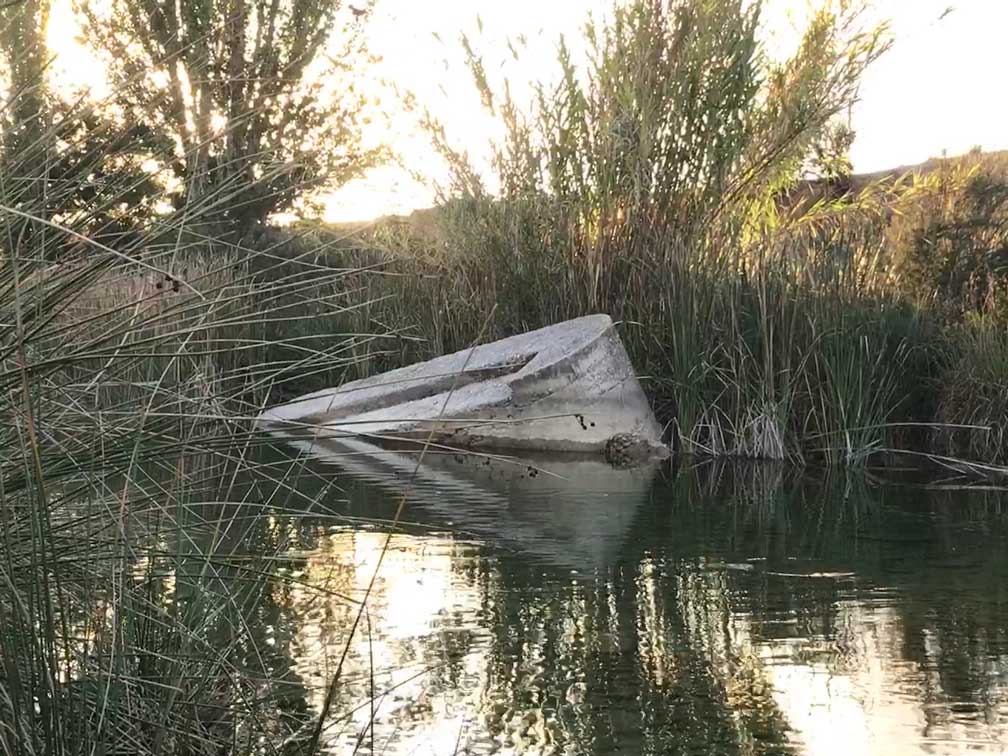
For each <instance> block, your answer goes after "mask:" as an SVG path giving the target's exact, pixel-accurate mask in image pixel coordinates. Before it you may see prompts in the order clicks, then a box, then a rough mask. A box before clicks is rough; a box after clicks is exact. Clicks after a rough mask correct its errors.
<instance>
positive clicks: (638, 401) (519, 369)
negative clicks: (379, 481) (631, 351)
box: [259, 315, 664, 456]
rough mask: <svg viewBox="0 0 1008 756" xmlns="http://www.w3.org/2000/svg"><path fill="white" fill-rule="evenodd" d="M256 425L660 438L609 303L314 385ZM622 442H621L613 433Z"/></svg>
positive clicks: (427, 438)
mask: <svg viewBox="0 0 1008 756" xmlns="http://www.w3.org/2000/svg"><path fill="white" fill-rule="evenodd" d="M259 424H260V426H261V427H263V428H264V429H266V430H268V431H270V432H273V433H277V434H280V435H283V436H286V437H287V438H289V439H291V440H296V439H301V440H311V441H312V442H313V443H323V444H324V443H326V442H327V441H339V440H344V441H345V440H349V439H358V440H367V441H369V442H374V443H396V444H398V443H403V442H406V443H417V442H419V443H430V444H434V445H437V446H438V447H441V448H450V449H465V450H479V451H486V452H491V451H492V452H508V451H511V452H581V453H590V454H599V455H603V454H606V453H607V450H611V449H612V448H613V447H614V444H613V443H612V441H613V439H614V438H615V439H618V440H621V441H625V440H628V439H629V440H630V443H629V448H632V449H633V450H634V453H635V454H638V455H642V456H646V455H647V454H649V453H651V452H654V453H658V452H660V451H662V450H663V449H664V447H663V446H662V444H661V427H660V426H659V425H658V423H657V421H656V419H655V416H654V413H653V412H652V410H651V406H650V404H649V402H648V400H647V397H646V396H645V394H644V391H643V390H642V388H641V385H640V382H639V381H638V379H637V376H636V374H635V372H634V369H633V366H632V365H631V363H630V359H629V357H628V355H627V352H626V349H625V348H624V346H623V343H622V342H621V341H620V338H619V335H618V333H617V332H616V329H615V327H614V324H613V322H612V320H611V319H610V318H609V316H608V315H589V316H586V317H582V318H577V319H575V320H570V321H566V322H563V323H558V324H557V325H553V326H548V327H546V328H540V329H539V330H536V331H530V332H528V333H524V334H520V335H518V336H512V337H510V338H506V339H501V340H500V341H495V342H493V343H490V344H483V345H480V346H476V347H473V348H471V349H465V350H462V351H459V352H456V353H454V354H449V355H445V356H443V357H438V358H436V359H433V360H429V361H427V362H421V363H417V364H415V365H410V366H408V367H404V368H400V369H398V370H392V371H390V372H387V373H383V374H381V375H377V376H374V377H371V378H366V379H363V380H358V381H353V382H351V383H346V384H344V385H342V386H339V387H336V388H332V389H324V390H322V391H316V392H314V393H311V394H307V395H305V396H301V397H298V398H296V399H293V400H291V401H287V402H285V403H283V404H280V405H278V406H275V407H272V408H270V409H268V410H266V411H265V412H263V413H262V415H261V416H260V418H259ZM616 446H618V447H619V448H621V449H622V448H625V447H627V446H628V444H627V443H620V444H617V445H616Z"/></svg>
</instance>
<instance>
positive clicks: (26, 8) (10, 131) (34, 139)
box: [0, 0, 51, 254]
mask: <svg viewBox="0 0 1008 756" xmlns="http://www.w3.org/2000/svg"><path fill="white" fill-rule="evenodd" d="M48 23H49V0H21V2H18V3H4V4H3V6H2V7H0V57H2V62H3V65H4V69H5V70H4V74H5V78H6V80H7V81H6V84H7V89H8V95H7V98H6V101H5V102H3V103H2V108H0V114H2V115H0V124H2V125H0V128H2V140H3V156H2V162H3V164H2V167H0V174H2V175H0V201H2V202H3V203H4V204H6V205H8V206H14V207H17V208H18V209H20V210H21V211H23V212H25V213H29V214H31V215H33V216H35V217H45V216H46V208H45V204H46V201H45V180H46V170H47V167H48V155H49V148H50V147H51V139H50V138H49V137H50V135H49V133H48V128H47V123H48V121H49V118H48V115H49V114H48V107H47V87H46V77H45V67H46V46H45V37H46V29H47V27H48ZM2 228H3V237H4V238H3V243H4V244H6V245H7V246H8V248H13V246H14V245H18V246H21V247H24V248H27V247H29V246H32V237H33V236H34V235H36V234H37V233H38V232H39V231H40V229H39V228H38V224H36V223H34V222H32V221H28V220H26V219H25V218H18V217H10V216H9V215H8V216H7V217H5V218H4V219H3V227H2ZM40 253H42V254H44V252H42V251H41V250H40Z"/></svg>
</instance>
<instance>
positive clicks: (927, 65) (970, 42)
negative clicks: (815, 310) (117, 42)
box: [53, 0, 1008, 220]
mask: <svg viewBox="0 0 1008 756" xmlns="http://www.w3.org/2000/svg"><path fill="white" fill-rule="evenodd" d="M66 2H67V0H58V2H57V8H59V7H60V6H61V4H62V3H66ZM611 2H612V0H508V1H507V2H502V1H501V0H375V10H374V13H373V16H372V19H371V25H370V32H369V33H370V36H371V44H372V46H373V48H374V51H375V52H377V53H380V54H381V55H382V56H383V58H384V61H383V63H382V66H381V74H382V75H383V76H385V77H386V78H388V79H393V80H395V81H396V82H397V84H398V85H399V86H400V87H402V88H404V89H407V90H410V91H412V92H414V93H416V94H417V95H418V97H419V98H420V99H421V100H422V101H425V102H427V103H429V105H430V107H431V109H432V110H433V111H434V112H437V113H439V114H441V115H442V117H443V119H444V120H445V121H446V122H447V123H448V125H449V126H450V127H451V133H452V134H453V135H454V136H455V137H456V138H457V140H458V141H459V143H461V144H464V145H467V146H469V147H470V149H471V150H472V151H473V152H474V153H477V154H478V153H479V151H480V149H479V148H480V145H481V144H483V143H484V142H485V139H486V137H487V135H488V134H489V133H490V130H491V129H493V124H492V123H491V122H490V121H488V120H487V119H486V118H485V117H484V116H483V115H482V114H481V112H480V106H479V102H478V100H477V99H476V97H475V93H474V92H473V90H472V87H471V85H470V84H469V79H468V73H467V72H466V70H465V69H464V66H462V64H461V53H460V50H459V45H458V37H459V34H460V33H461V32H463V31H466V32H469V33H472V34H476V33H477V30H476V16H477V15H479V16H480V17H481V18H482V20H483V31H482V33H480V34H478V35H477V36H479V37H480V39H481V43H480V45H479V47H480V49H481V50H487V51H494V52H492V53H489V54H487V56H486V64H487V66H488V68H489V69H490V71H491V72H493V71H494V70H495V67H496V66H499V64H500V62H501V61H503V60H504V58H505V57H506V56H507V52H506V49H505V47H504V42H505V41H506V39H508V38H509V37H512V38H513V37H515V36H516V35H518V34H525V35H526V36H527V37H529V39H530V44H529V53H528V54H527V55H526V56H524V57H523V60H522V62H521V64H520V65H519V66H518V68H517V69H515V67H514V65H512V67H511V71H512V72H515V71H516V70H517V73H518V75H519V77H521V76H526V77H527V78H534V77H536V76H539V75H542V74H543V73H544V72H545V71H546V70H548V69H547V66H548V65H549V61H550V60H551V58H552V54H553V50H554V41H555V39H556V37H557V35H558V34H559V33H561V32H562V33H565V34H566V35H568V37H569V38H572V39H573V38H576V37H577V36H578V29H579V27H580V25H581V23H582V21H583V19H584V17H585V14H586V12H587V11H589V10H592V9H594V10H596V11H598V10H599V9H602V8H605V7H609V6H611ZM358 4H359V5H364V4H365V0H358ZM767 6H768V7H767V10H766V13H767V16H768V23H769V24H770V25H771V26H772V27H773V26H777V27H779V28H780V29H781V35H782V37H781V38H782V39H783V38H786V37H787V33H788V28H794V27H796V26H799V25H800V23H801V18H802V15H803V10H804V9H805V8H807V6H808V2H807V0H769V2H767ZM950 6H951V7H952V10H951V12H949V13H947V14H946V15H945V17H944V18H942V19H941V20H939V18H940V17H941V16H942V15H943V13H944V12H945V11H946V9H947V8H949V7H950ZM873 13H874V14H875V16H876V17H877V18H888V19H890V20H891V22H892V31H893V34H894V37H895V44H894V46H893V49H892V50H891V51H890V52H889V53H888V54H887V55H886V56H884V57H883V58H882V59H881V60H879V61H878V62H877V63H876V64H875V66H874V67H873V68H872V69H871V70H870V71H869V72H868V74H867V77H866V78H865V80H864V83H863V86H862V92H861V94H862V99H861V102H860V103H859V104H858V105H857V106H856V108H855V110H854V112H853V121H854V128H855V130H856V132H857V141H856V143H855V144H854V148H853V151H852V158H853V161H854V167H855V170H856V171H858V172H864V171H873V170H878V169H882V168H888V167H893V166H897V165H902V164H908V163H916V162H920V161H922V160H925V159H927V158H928V157H930V156H934V155H939V154H941V152H942V150H947V151H948V153H949V154H957V153H961V152H965V151H967V150H969V149H970V148H971V147H972V146H974V145H980V146H981V147H983V148H984V149H986V150H993V149H1003V148H1006V147H1008V97H1005V95H1004V91H1005V83H1004V82H1005V70H1006V68H1008V66H1006V63H1005V46H1006V42H1005V30H1006V29H1008V0H875V2H874V10H873ZM53 15H54V19H53V21H54V26H55V27H56V28H55V29H54V30H53V31H54V37H55V39H56V41H57V44H56V45H54V48H55V50H56V52H57V54H61V55H62V57H63V59H64V60H63V63H64V64H65V65H67V66H69V67H71V68H76V69H77V71H78V73H81V70H80V69H81V65H80V62H79V59H77V60H75V57H74V54H73V50H72V48H73V45H72V44H71V42H70V39H69V36H68V35H69V34H70V32H69V31H67V32H66V33H64V34H63V35H62V36H61V28H62V27H63V24H62V23H61V20H60V18H61V15H62V14H61V13H60V12H59V11H57V12H54V14H53ZM67 26H68V28H69V25H67ZM435 35H438V36H439V37H440V41H439V40H438V39H437V38H436V37H435ZM495 58H496V59H495ZM59 63H60V61H59V59H58V60H57V65H59ZM370 136H371V138H372V139H373V140H378V139H382V138H384V139H386V140H388V141H391V142H392V144H393V146H394V147H396V148H398V150H399V151H400V152H401V153H402V154H403V157H404V159H405V160H406V162H407V163H408V164H409V165H411V166H413V167H414V168H417V169H420V170H424V169H425V168H427V167H429V166H430V165H433V163H434V161H432V160H431V156H430V151H429V149H428V148H427V147H426V144H425V143H424V142H423V140H421V139H418V138H417V137H416V136H415V135H414V134H412V133H410V131H409V130H407V129H405V128H403V122H402V120H401V119H400V121H398V122H394V127H393V129H392V130H391V133H382V132H375V133H373V134H371V135H370ZM431 200H432V196H431V194H430V192H429V191H427V190H424V189H423V188H422V187H419V186H417V185H416V184H415V183H414V182H412V181H410V180H409V179H408V177H407V176H406V175H404V173H403V172H402V171H401V170H399V169H395V168H386V169H382V170H379V171H376V172H375V173H373V174H372V175H371V176H370V177H369V178H368V179H367V180H365V181H362V182H357V183H355V184H354V185H352V186H350V187H348V188H346V189H344V190H342V191H340V192H339V193H338V194H337V195H334V196H333V198H332V200H331V202H330V203H329V216H330V218H331V219H332V220H351V219H362V218H368V217H373V216H375V215H380V214H383V213H386V212H408V211H409V210H411V209H413V208H415V207H422V206H426V205H429V204H430V202H431Z"/></svg>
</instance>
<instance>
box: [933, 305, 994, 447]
mask: <svg viewBox="0 0 1008 756" xmlns="http://www.w3.org/2000/svg"><path fill="white" fill-rule="evenodd" d="M953 333H954V337H953V338H952V340H951V346H950V349H951V351H952V354H950V355H949V358H948V359H949V367H948V369H947V370H946V371H945V372H944V374H943V375H942V379H941V387H940V390H939V395H940V403H939V407H938V416H939V418H940V419H941V420H942V421H944V425H943V427H941V428H939V431H938V443H939V448H940V449H941V450H942V451H943V452H945V453H946V454H950V455H952V456H955V457H965V458H967V459H973V460H979V461H984V462H990V463H995V464H1001V465H1006V464H1008V423H1006V421H1005V418H1008V327H1006V326H1005V323H1004V322H1003V321H1000V320H999V319H997V318H995V317H992V316H974V317H972V318H969V319H968V320H967V322H966V323H965V324H963V325H960V326H957V327H955V328H954V329H953Z"/></svg>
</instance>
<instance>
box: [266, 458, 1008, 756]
mask: <svg viewBox="0 0 1008 756" xmlns="http://www.w3.org/2000/svg"><path fill="white" fill-rule="evenodd" d="M316 451H317V450H316ZM286 453H287V454H289V455H292V456H296V455H298V454H299V453H303V452H298V451H296V450H295V451H289V452H286ZM311 456H312V459H310V460H309V459H306V460H304V466H303V467H298V473H297V475H294V476H289V478H288V479H289V482H290V483H291V487H292V488H293V489H294V490H296V491H297V492H298V493H299V494H300V495H302V496H303V497H304V498H303V499H300V498H298V497H295V496H292V497H290V499H289V500H288V501H283V502H277V503H276V506H277V511H278V512H279V513H280V514H277V515H276V516H275V517H274V519H273V524H272V527H273V528H274V529H275V530H277V531H280V532H282V535H283V538H282V555H283V557H284V558H285V559H287V560H289V565H290V566H289V572H288V578H289V579H288V580H284V581H277V582H276V583H275V584H274V585H273V586H272V588H271V589H270V590H271V594H270V596H269V599H270V600H269V601H268V602H267V605H268V607H269V608H268V609H262V610H261V611H262V612H265V615H264V616H263V617H262V618H261V619H262V621H263V627H264V628H265V630H264V632H265V633H266V634H267V635H268V636H269V637H268V638H267V639H266V641H267V645H268V647H269V648H270V649H272V652H273V653H275V655H276V658H275V660H274V661H272V662H271V664H272V670H273V672H274V674H275V675H276V676H277V677H278V678H280V679H282V680H284V681H285V684H287V685H289V689H290V699H291V700H290V702H289V703H290V708H291V710H297V711H300V712H302V713H303V714H304V715H305V716H306V717H315V716H317V715H318V713H319V712H320V711H321V709H322V707H323V705H324V701H325V699H326V695H327V692H328V691H329V688H330V683H331V681H332V679H333V677H334V676H335V674H336V672H337V670H339V682H338V684H337V685H336V686H334V687H333V688H332V691H333V694H334V695H333V700H332V702H331V706H330V712H331V713H330V716H329V718H328V720H327V725H326V728H325V732H324V737H323V740H324V743H325V748H326V749H327V752H329V753H334V754H349V753H354V752H357V753H370V752H372V750H373V751H374V752H375V753H385V754H451V753H459V754H489V753H502V754H503V753H522V754H526V753H528V754H535V753H543V754H546V753H555V754H676V753H696V754H770V753H800V754H845V755H847V754H960V753H967V752H969V753H1004V752H1006V751H1008V588H1006V586H1008V549H1006V546H1008V498H1006V497H1004V496H1003V495H1001V494H999V493H998V492H994V491H965V490H961V489H958V488H951V489H949V488H944V489H943V488H940V487H937V488H936V487H935V486H923V485H921V484H920V483H907V482H903V483H898V482H894V481H891V480H890V481H879V480H872V479H869V478H865V477H864V476H858V477H853V476H833V477H828V476H827V477H824V476H821V475H819V476H816V475H809V474H804V475H799V474H798V473H795V472H790V471H788V470H786V469H782V468H778V467H766V466H736V467H730V466H724V465H697V466H694V467H689V468H686V469H680V470H678V471H677V472H675V473H674V474H673V471H672V470H671V469H670V468H668V467H656V468H647V469H638V470H630V471H626V470H614V469H612V468H609V467H608V466H605V465H602V464H597V463H591V464H588V463H576V462H570V461H565V460H556V459H554V460H545V461H541V462H539V461H534V462H529V461H525V462H522V463H520V464H512V463H509V462H507V461H503V460H487V459H483V458H478V457H468V458H462V457H457V458H456V457H453V456H451V455H436V456H432V457H431V458H430V459H428V461H427V462H426V463H425V465H424V468H423V469H422V470H421V474H420V475H419V476H418V477H417V479H416V480H415V481H414V482H412V483H407V480H408V479H409V478H410V473H411V468H410V464H411V463H409V462H404V459H405V458H404V457H399V456H395V455H390V456H389V457H387V458H384V459H381V460H378V459H376V458H366V457H361V456H359V455H358V456H354V457H346V456H339V455H332V456H330V457H329V458H328V459H326V458H325V456H326V455H324V454H323V455H321V458H320V455H319V454H317V453H314V454H312V455H311ZM281 461H282V460H281ZM403 495H405V496H406V499H405V507H404V509H403V511H402V517H401V519H402V521H403V523H404V524H403V525H401V526H400V527H397V528H392V527H391V525H390V522H391V521H392V520H393V519H394V517H395V514H396V511H397V510H398V509H399V507H400V504H401V502H402V497H403ZM305 502H307V504H305ZM301 505H306V506H309V507H310V508H311V509H312V511H316V512H319V513H320V514H319V516H318V517H313V518H308V519H304V518H296V519H295V518H287V517H285V516H284V515H283V514H282V513H283V512H285V511H290V510H291V509H292V508H294V507H297V506H301ZM295 523H296V524H295ZM249 545H250V547H254V544H251V543H250V544H249ZM383 553H384V556H382V554H383ZM379 562H381V564H380V567H379ZM372 580H373V584H372ZM369 585H370V592H368V588H369ZM365 595H368V600H367V609H366V611H365V612H364V613H363V614H362V615H361V618H360V620H359V622H358V624H357V627H356V630H355V632H353V634H352V637H351V629H352V628H353V626H354V623H355V620H356V618H357V615H358V602H360V601H361V600H363V599H364V597H365ZM348 639H349V641H348ZM348 644H349V645H348ZM345 649H346V654H345V657H344V650H345ZM341 660H342V664H341Z"/></svg>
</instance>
